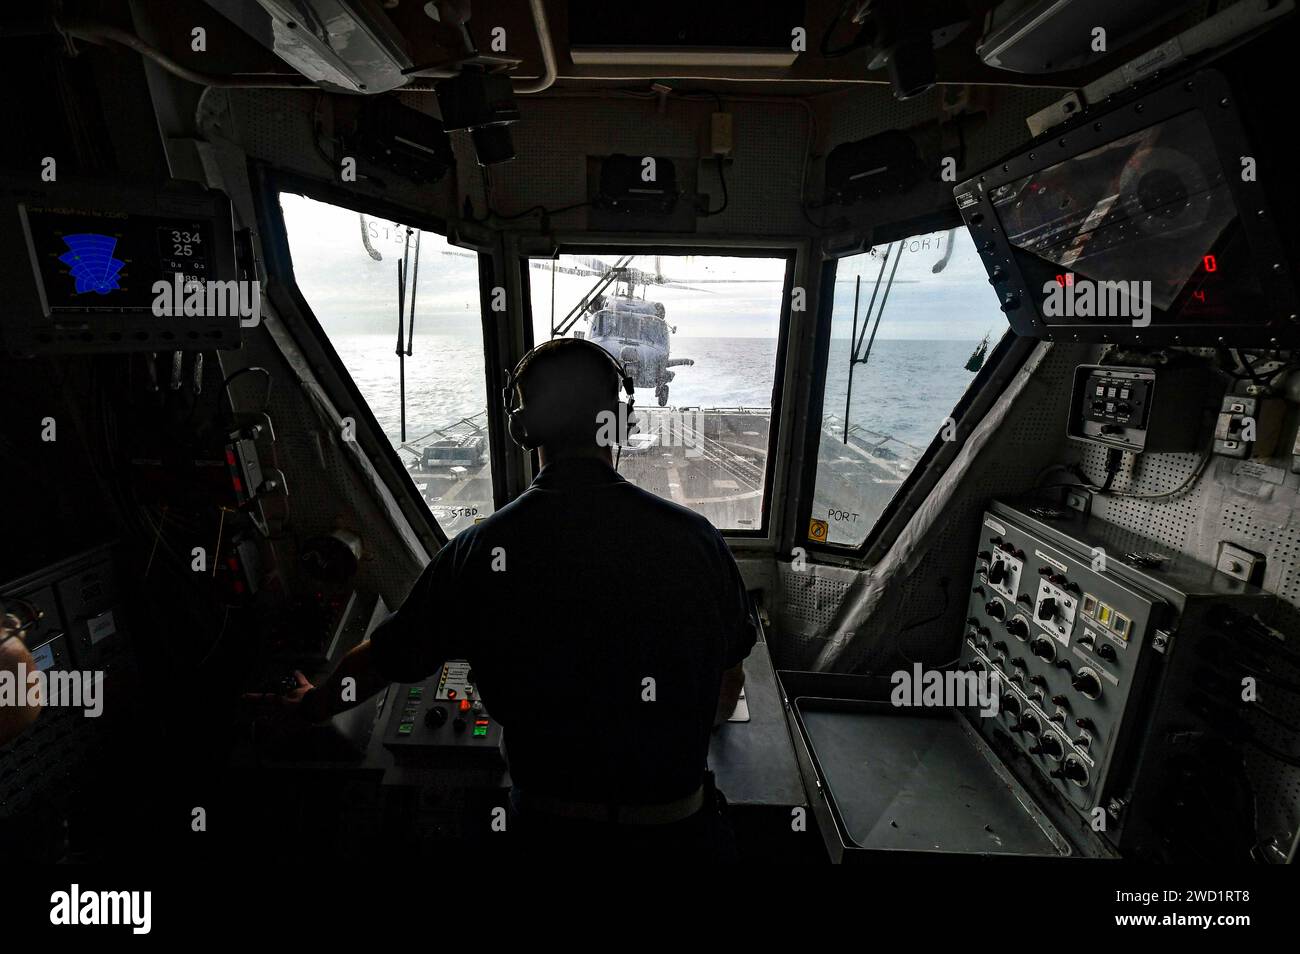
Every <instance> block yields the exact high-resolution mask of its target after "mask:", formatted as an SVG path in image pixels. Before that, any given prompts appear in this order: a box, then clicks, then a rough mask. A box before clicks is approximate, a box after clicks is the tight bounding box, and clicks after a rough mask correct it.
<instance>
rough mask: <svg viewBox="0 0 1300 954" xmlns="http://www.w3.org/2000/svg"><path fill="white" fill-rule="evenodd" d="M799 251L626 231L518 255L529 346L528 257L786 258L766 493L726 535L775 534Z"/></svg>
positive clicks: (757, 537) (780, 244) (754, 537)
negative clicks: (750, 516)
mask: <svg viewBox="0 0 1300 954" xmlns="http://www.w3.org/2000/svg"><path fill="white" fill-rule="evenodd" d="M800 251H801V249H800V248H799V246H798V245H797V244H795V243H792V242H787V241H775V240H774V241H773V243H772V244H771V245H765V244H754V245H745V246H739V245H731V244H721V245H713V244H703V243H701V242H699V241H698V240H696V241H693V242H684V243H673V242H666V241H664V240H662V239H656V240H654V241H652V242H649V243H645V242H638V241H636V240H635V239H633V238H632V237H630V236H629V237H626V238H624V237H622V236H611V237H608V238H601V239H600V240H596V241H591V240H583V241H572V242H562V243H559V244H556V245H553V246H551V250H550V252H549V253H543V254H531V255H530V254H528V252H527V250H525V249H520V253H519V256H518V268H519V285H520V289H521V292H522V295H521V297H522V299H523V319H524V328H523V331H524V345H525V350H526V351H527V350H531V349H532V348H534V347H535V346H536V345H537V342H536V341H534V338H533V295H532V284H531V273H532V268H531V266H530V264H529V263H530V262H533V261H547V260H550V259H555V258H558V257H559V256H561V255H603V256H606V257H609V256H610V255H611V254H613V253H615V252H618V253H620V254H627V253H628V252H631V253H632V254H634V255H665V256H674V257H681V256H686V255H699V256H712V257H714V258H775V259H783V260H784V261H785V273H784V275H783V278H782V286H781V310H780V313H779V316H778V320H779V322H780V324H779V327H778V328H777V338H776V364H775V366H774V368H773V380H772V407H771V417H770V420H769V422H768V435H767V442H768V446H767V458H766V460H765V461H764V472H763V499H762V506H761V507H760V511H759V523H758V526H757V527H755V528H753V529H743V528H735V529H724V528H722V527H718V528H717V529H718V532H719V533H721V534H722V535H723V536H724V537H727V538H735V539H737V540H748V541H766V540H771V539H773V538H774V521H773V520H772V496H773V493H774V486H775V482H776V465H777V456H778V450H779V447H780V437H781V418H782V407H783V405H784V397H785V386H786V380H785V375H786V357H787V351H788V348H789V337H790V304H791V302H790V292H791V289H792V288H793V286H794V281H795V276H796V273H797V266H798V259H799V254H800Z"/></svg>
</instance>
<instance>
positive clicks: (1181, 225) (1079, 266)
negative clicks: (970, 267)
mask: <svg viewBox="0 0 1300 954" xmlns="http://www.w3.org/2000/svg"><path fill="white" fill-rule="evenodd" d="M989 198H990V200H991V202H992V205H993V208H994V210H995V212H996V215H997V218H998V221H999V222H1000V224H1001V225H1002V228H1003V230H1004V231H1005V234H1006V239H1007V242H1008V243H1009V244H1010V246H1011V249H1012V252H1013V256H1014V258H1015V260H1016V264H1017V266H1018V267H1019V269H1020V271H1021V273H1022V274H1023V275H1024V278H1025V283H1026V285H1027V286H1028V287H1029V288H1030V289H1032V290H1034V292H1035V294H1038V293H1044V294H1045V295H1046V294H1047V293H1048V292H1049V291H1050V286H1049V285H1048V284H1047V283H1055V284H1056V285H1058V286H1059V287H1060V288H1061V289H1062V291H1063V292H1064V293H1065V294H1064V295H1063V296H1057V297H1058V301H1057V302H1055V303H1053V304H1055V305H1056V309H1055V310H1056V313H1055V314H1053V309H1052V304H1049V303H1048V302H1046V301H1044V303H1043V304H1044V308H1043V309H1042V310H1044V312H1045V314H1047V315H1048V317H1049V318H1051V319H1054V320H1053V322H1052V323H1056V324H1070V323H1075V322H1077V323H1084V324H1107V323H1116V324H1126V323H1130V322H1131V321H1133V320H1134V319H1135V318H1139V319H1140V318H1141V316H1142V312H1143V310H1144V306H1145V305H1146V304H1149V305H1150V306H1152V307H1151V308H1150V309H1147V311H1148V314H1149V313H1150V311H1155V312H1156V313H1157V314H1160V313H1164V314H1165V315H1169V316H1174V315H1176V316H1177V317H1176V320H1177V322H1178V323H1179V324H1183V323H1188V324H1195V323H1201V322H1215V323H1221V322H1230V321H1231V318H1232V315H1233V314H1234V313H1235V312H1240V311H1242V310H1243V309H1249V308H1250V307H1251V306H1252V303H1253V304H1256V305H1257V304H1258V302H1259V299H1260V296H1261V289H1260V285H1259V281H1258V278H1257V274H1256V268H1255V264H1254V263H1253V262H1251V261H1250V260H1249V259H1250V252H1249V248H1248V245H1247V241H1246V236H1245V234H1244V230H1243V229H1242V228H1241V223H1240V212H1239V210H1238V208H1237V205H1236V202H1235V200H1234V198H1233V195H1232V192H1231V190H1230V189H1229V186H1228V182H1227V173H1226V172H1225V170H1224V168H1223V166H1222V165H1221V164H1220V163H1219V160H1218V158H1217V155H1216V150H1215V145H1214V141H1213V139H1212V137H1211V133H1210V129H1209V127H1208V126H1207V125H1206V122H1205V119H1204V118H1203V117H1202V115H1201V112H1200V111H1199V110H1195V109H1192V110H1188V111H1186V112H1183V113H1181V114H1179V115H1176V116H1173V117H1170V118H1168V119H1166V120H1164V121H1162V122H1159V123H1156V124H1155V125H1152V126H1149V127H1147V128H1145V129H1142V130H1139V131H1138V132H1134V133H1131V134H1129V135H1126V136H1123V137H1121V138H1119V139H1116V140H1114V141H1112V142H1109V143H1106V144H1105V145H1102V146H1099V147H1097V148H1095V149H1091V150H1088V151H1087V152H1083V153H1080V154H1078V155H1076V156H1074V157H1072V158H1070V159H1066V160H1064V161H1062V162H1058V163H1056V164H1054V165H1051V166H1048V167H1046V168H1044V169H1041V170H1039V171H1037V172H1034V173H1032V174H1030V175H1026V176H1022V177H1020V178H1017V179H1014V180H1012V181H1010V182H1007V183H1005V184H1003V185H1000V186H998V187H997V188H995V189H993V190H992V191H991V193H990V195H989ZM1081 280H1086V281H1081ZM1103 283H1104V284H1103ZM1085 296H1087V297H1086V298H1085ZM1060 298H1069V299H1070V301H1069V302H1068V303H1066V304H1065V305H1061V304H1060V300H1059V299H1060Z"/></svg>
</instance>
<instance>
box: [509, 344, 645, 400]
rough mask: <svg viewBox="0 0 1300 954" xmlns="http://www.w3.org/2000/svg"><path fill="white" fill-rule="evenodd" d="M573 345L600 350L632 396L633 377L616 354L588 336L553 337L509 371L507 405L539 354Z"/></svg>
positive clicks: (521, 359)
mask: <svg viewBox="0 0 1300 954" xmlns="http://www.w3.org/2000/svg"><path fill="white" fill-rule="evenodd" d="M573 345H579V346H581V347H584V348H594V349H595V350H596V351H599V352H600V353H601V355H602V356H604V358H605V359H606V360H608V361H609V363H610V364H611V365H613V367H614V371H615V372H616V373H617V374H618V380H619V383H620V385H622V388H623V390H624V391H625V392H626V393H627V396H628V397H632V395H633V390H634V384H633V381H632V377H631V375H629V374H628V373H627V369H626V368H625V367H624V366H623V362H622V361H620V360H618V358H616V357H614V355H612V354H610V353H609V352H608V351H606V350H605V349H604V348H602V347H601V346H600V345H598V344H596V343H595V342H594V341H588V340H587V339H586V338H552V339H551V340H550V341H543V342H542V343H541V344H539V345H538V346H537V347H535V348H533V349H532V350H530V351H529V352H528V353H527V354H525V355H524V356H523V357H522V358H520V359H519V363H518V364H516V365H515V369H514V370H513V371H510V372H507V374H506V383H505V395H504V396H505V399H506V406H507V407H509V406H510V404H511V403H512V401H511V399H512V395H511V393H510V392H511V391H513V390H514V389H515V388H516V387H518V386H519V384H520V382H521V381H522V380H523V378H524V375H525V374H526V373H527V371H528V368H529V367H530V366H531V365H532V363H533V360H534V359H535V358H536V357H537V356H538V355H539V354H542V353H544V352H546V351H555V350H557V349H559V348H562V347H572V346H573Z"/></svg>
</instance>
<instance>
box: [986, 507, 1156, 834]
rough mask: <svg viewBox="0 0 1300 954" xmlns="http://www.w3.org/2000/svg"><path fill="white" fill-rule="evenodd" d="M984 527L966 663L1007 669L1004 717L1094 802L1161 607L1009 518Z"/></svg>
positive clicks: (1029, 749)
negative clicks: (1144, 645)
mask: <svg viewBox="0 0 1300 954" xmlns="http://www.w3.org/2000/svg"><path fill="white" fill-rule="evenodd" d="M982 535H983V540H982V541H981V542H982V543H983V544H984V548H983V549H981V550H980V552H979V555H978V559H977V561H976V567H975V576H974V580H973V582H972V586H971V612H970V614H969V618H968V619H967V631H966V640H965V647H964V655H965V656H966V657H968V658H967V660H966V664H967V665H968V666H969V668H970V669H973V670H975V671H976V672H985V671H987V672H994V673H996V674H997V675H998V678H999V682H1000V683H1001V701H1000V705H999V710H1000V715H999V716H998V718H999V719H1000V720H1001V727H1002V728H1003V729H1004V730H1005V731H1006V733H1007V734H1008V735H1009V736H1010V738H1012V739H1013V740H1015V742H1016V743H1018V744H1019V745H1020V747H1021V748H1022V749H1023V750H1024V751H1025V752H1026V753H1027V754H1028V755H1029V756H1030V758H1031V759H1032V760H1033V763H1034V764H1035V765H1036V766H1038V768H1039V770H1040V771H1041V772H1042V773H1043V774H1044V775H1046V776H1047V777H1048V778H1050V779H1052V780H1053V782H1054V784H1055V785H1056V787H1057V788H1058V789H1059V790H1060V791H1061V793H1062V794H1063V795H1064V796H1065V797H1066V799H1067V800H1068V801H1069V802H1071V803H1072V804H1073V805H1075V806H1077V807H1078V808H1080V809H1084V810H1086V809H1091V808H1093V807H1094V806H1096V805H1097V804H1098V803H1099V801H1100V799H1101V796H1102V792H1103V790H1104V787H1105V786H1104V781H1105V778H1106V773H1107V772H1108V771H1109V769H1110V765H1111V762H1112V761H1113V758H1114V755H1115V751H1114V750H1115V742H1116V740H1117V736H1118V734H1119V723H1120V722H1121V720H1122V718H1123V716H1124V712H1125V709H1126V707H1127V705H1128V701H1129V697H1130V695H1131V694H1132V693H1133V692H1134V691H1135V689H1136V688H1137V686H1138V685H1139V677H1140V671H1139V669H1140V667H1139V665H1138V660H1139V657H1140V655H1141V649H1140V646H1141V642H1142V639H1143V638H1145V636H1146V634H1147V632H1148V630H1151V629H1152V627H1153V625H1154V623H1155V622H1156V621H1157V620H1158V618H1159V615H1160V612H1161V609H1162V606H1161V604H1160V602H1159V601H1158V600H1156V599H1154V598H1152V597H1151V596H1149V595H1147V594H1145V593H1142V592H1140V591H1138V590H1135V589H1133V588H1132V587H1128V586H1125V585H1123V584H1122V583H1120V582H1119V581H1118V580H1115V579H1112V578H1110V577H1108V576H1106V575H1105V574H1104V573H1103V572H1100V571H1099V570H1098V569H1094V567H1093V565H1092V563H1090V562H1088V561H1081V560H1080V559H1078V558H1077V557H1076V556H1075V555H1074V554H1071V553H1068V552H1066V551H1064V550H1062V549H1061V548H1059V547H1057V546H1052V545H1050V544H1049V543H1047V542H1046V541H1044V540H1042V539H1039V538H1037V537H1035V536H1034V535H1033V534H1031V533H1028V532H1025V531H1024V530H1022V529H1021V528H1020V527H1019V526H1017V525H1016V524H1014V523H1013V522H1012V521H1010V520H1008V519H1006V518H1003V517H998V516H995V515H994V514H991V513H990V514H986V515H985V518H984V524H983V528H982ZM1013 577H1014V580H1015V583H1014V585H1009V584H1010V581H1011V579H1012V578H1013ZM1135 621H1136V628H1137V630H1138V631H1139V632H1140V633H1141V634H1142V636H1141V637H1139V639H1138V640H1136V641H1134V640H1133V634H1134V631H1135Z"/></svg>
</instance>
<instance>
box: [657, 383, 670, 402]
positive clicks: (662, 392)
mask: <svg viewBox="0 0 1300 954" xmlns="http://www.w3.org/2000/svg"><path fill="white" fill-rule="evenodd" d="M655 400H656V401H658V402H659V406H660V407H666V406H667V405H668V385H666V384H661V385H659V386H658V387H657V388H655Z"/></svg>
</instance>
